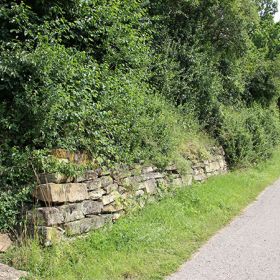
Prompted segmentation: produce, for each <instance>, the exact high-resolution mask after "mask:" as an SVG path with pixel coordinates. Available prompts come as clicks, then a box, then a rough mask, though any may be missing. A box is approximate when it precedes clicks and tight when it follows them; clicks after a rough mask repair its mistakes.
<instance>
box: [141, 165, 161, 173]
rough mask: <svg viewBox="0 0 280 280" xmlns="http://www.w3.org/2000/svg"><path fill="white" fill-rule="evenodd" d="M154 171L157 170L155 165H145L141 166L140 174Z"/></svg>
mask: <svg viewBox="0 0 280 280" xmlns="http://www.w3.org/2000/svg"><path fill="white" fill-rule="evenodd" d="M154 171H157V167H155V166H152V165H151V166H145V167H142V174H146V173H150V172H154Z"/></svg>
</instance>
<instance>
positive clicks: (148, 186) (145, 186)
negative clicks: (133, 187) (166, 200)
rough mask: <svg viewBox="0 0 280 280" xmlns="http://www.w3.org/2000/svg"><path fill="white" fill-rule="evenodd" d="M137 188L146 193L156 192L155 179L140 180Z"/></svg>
mask: <svg viewBox="0 0 280 280" xmlns="http://www.w3.org/2000/svg"><path fill="white" fill-rule="evenodd" d="M139 190H146V192H147V193H148V194H155V193H156V192H157V183H156V180H155V179H150V180H148V181H145V182H142V183H141V184H140V185H139Z"/></svg>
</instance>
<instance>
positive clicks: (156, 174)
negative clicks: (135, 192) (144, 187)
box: [142, 172, 165, 181]
mask: <svg viewBox="0 0 280 280" xmlns="http://www.w3.org/2000/svg"><path fill="white" fill-rule="evenodd" d="M164 177H165V175H164V174H162V173H159V172H151V173H146V174H143V176H142V178H143V180H144V181H147V180H151V179H161V178H164Z"/></svg>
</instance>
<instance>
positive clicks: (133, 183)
mask: <svg viewBox="0 0 280 280" xmlns="http://www.w3.org/2000/svg"><path fill="white" fill-rule="evenodd" d="M142 181H143V178H142V176H133V177H128V178H125V179H123V180H121V182H120V185H122V186H123V187H125V188H126V189H130V188H131V189H133V190H136V189H138V185H139V183H140V182H142Z"/></svg>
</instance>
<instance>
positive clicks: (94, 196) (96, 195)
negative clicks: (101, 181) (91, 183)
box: [88, 189, 106, 200]
mask: <svg viewBox="0 0 280 280" xmlns="http://www.w3.org/2000/svg"><path fill="white" fill-rule="evenodd" d="M104 194H106V192H105V191H104V190H103V189H99V190H95V191H91V192H89V193H88V195H89V198H90V199H92V200H98V199H100V198H101V197H102V196H103V195H104Z"/></svg>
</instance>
